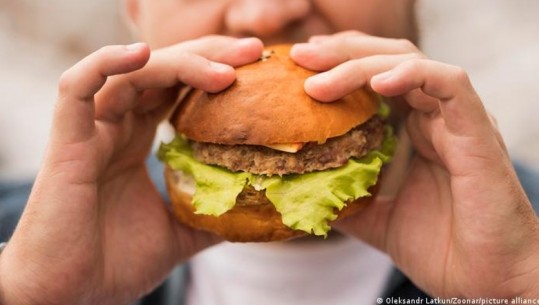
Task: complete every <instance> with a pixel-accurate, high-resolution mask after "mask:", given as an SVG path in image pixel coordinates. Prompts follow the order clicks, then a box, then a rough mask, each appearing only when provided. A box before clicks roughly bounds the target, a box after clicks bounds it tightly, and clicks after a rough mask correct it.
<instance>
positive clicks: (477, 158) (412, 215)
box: [291, 32, 539, 297]
mask: <svg viewBox="0 0 539 305" xmlns="http://www.w3.org/2000/svg"><path fill="white" fill-rule="evenodd" d="M291 56H292V58H293V59H294V60H295V61H296V62H298V63H299V64H301V65H303V66H305V67H307V68H311V69H314V70H318V71H326V72H323V73H321V74H319V75H317V76H314V77H311V78H310V79H308V80H307V81H306V83H305V89H306V91H307V93H308V94H310V95H311V96H313V97H314V98H316V99H319V100H321V101H332V100H335V99H337V98H340V97H342V96H344V95H346V94H348V93H350V92H351V91H353V90H355V89H357V88H360V87H363V86H370V87H371V88H372V89H373V90H374V91H376V92H378V93H379V94H381V95H383V96H388V97H397V96H398V97H400V98H402V99H404V100H405V101H406V102H407V103H408V104H409V105H410V106H411V108H412V110H411V112H410V114H409V116H408V120H407V126H406V127H407V131H408V134H409V136H410V138H411V141H412V144H413V147H414V148H415V150H416V156H415V158H414V160H413V161H412V163H411V165H410V168H409V171H408V173H407V176H406V179H405V181H404V182H403V184H402V186H401V189H400V191H399V192H398V194H397V195H396V197H395V198H379V199H378V200H377V202H375V203H373V204H372V205H370V206H368V207H366V208H365V209H364V210H363V211H362V212H361V213H360V214H359V215H357V216H356V217H352V218H349V219H345V220H344V221H342V222H340V223H338V224H336V225H337V228H339V229H340V230H343V231H344V232H346V233H349V234H351V235H354V236H356V237H359V238H361V239H363V240H365V241H367V242H369V243H370V244H372V245H373V246H375V247H377V248H379V249H381V250H383V251H385V252H387V253H388V254H389V255H390V256H391V258H392V259H393V260H394V262H395V263H396V265H397V266H398V267H399V268H400V269H401V270H402V271H403V272H404V273H405V274H407V275H408V276H409V277H410V278H411V279H412V280H413V281H414V282H415V283H416V284H417V285H418V286H419V287H421V288H422V289H424V290H425V291H426V292H428V293H430V294H432V295H434V296H442V297H449V296H465V297H478V296H503V297H507V296H516V295H519V296H525V295H531V294H532V293H535V294H537V291H538V285H539V284H538V283H539V274H538V272H539V261H538V259H539V258H538V257H539V256H538V253H539V230H538V221H537V217H536V215H535V213H534V211H533V209H532V208H531V205H530V203H529V201H528V199H527V197H526V195H525V194H524V192H523V190H522V188H521V186H520V184H519V181H518V179H517V177H516V175H515V172H514V170H513V168H512V165H511V162H510V159H509V157H508V154H507V151H506V149H505V147H504V143H503V141H502V138H501V136H500V134H499V132H498V130H497V128H496V126H495V124H494V123H493V121H492V120H491V119H490V117H489V115H488V114H487V112H486V111H485V109H484V107H483V104H482V103H481V100H480V99H479V97H478V96H477V94H476V93H475V91H474V89H473V87H472V85H471V84H470V81H469V79H468V77H467V74H466V73H465V72H464V71H463V70H462V69H461V68H457V67H454V66H451V65H447V64H443V63H440V62H436V61H433V60H429V59H427V58H426V57H425V56H424V55H423V54H422V53H421V52H420V51H419V50H418V49H417V48H416V47H415V46H414V45H413V44H411V43H410V42H407V41H404V40H394V39H385V38H377V37H372V36H367V35H364V34H362V33H351V32H347V33H341V34H337V35H334V36H325V37H313V38H312V39H311V41H310V43H307V44H299V45H296V46H295V47H294V48H293V49H292V51H291Z"/></svg>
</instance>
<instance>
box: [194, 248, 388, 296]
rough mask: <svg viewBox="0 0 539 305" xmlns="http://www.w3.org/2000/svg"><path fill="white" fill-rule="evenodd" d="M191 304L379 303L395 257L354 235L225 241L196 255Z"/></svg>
mask: <svg viewBox="0 0 539 305" xmlns="http://www.w3.org/2000/svg"><path fill="white" fill-rule="evenodd" d="M190 267H191V268H190V270H191V278H190V283H189V285H188V288H187V305H210V304H222V305H229V304H231V305H241V304H249V305H252V304H257V305H265V304H268V305H286V304H291V305H298V304H309V305H317V304H324V305H327V304H331V305H339V304H346V305H348V304H376V302H375V301H376V298H378V297H381V293H382V292H383V289H384V288H385V284H386V282H387V280H388V277H389V275H390V272H391V269H392V263H391V261H390V259H389V258H388V257H387V256H386V255H385V254H383V253H381V252H379V251H377V250H376V249H374V248H372V247H370V246H368V245H366V244H364V243H362V242H360V241H357V240H353V239H350V238H337V239H335V240H325V241H321V242H310V241H308V242H302V241H300V242H276V243H261V244H256V243H246V244H241V243H236V244H235V243H223V244H220V245H217V246H215V247H212V248H210V249H207V250H205V251H203V252H201V253H199V254H198V255H197V256H195V257H194V258H193V259H192V261H191V263H190Z"/></svg>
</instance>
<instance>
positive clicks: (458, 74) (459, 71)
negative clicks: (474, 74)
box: [451, 66, 470, 84]
mask: <svg viewBox="0 0 539 305" xmlns="http://www.w3.org/2000/svg"><path fill="white" fill-rule="evenodd" d="M451 77H452V78H453V79H454V80H455V82H457V83H460V84H470V78H469V76H468V73H467V72H466V70H464V68H462V67H458V66H453V67H452V73H451Z"/></svg>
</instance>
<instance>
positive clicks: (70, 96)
mask: <svg viewBox="0 0 539 305" xmlns="http://www.w3.org/2000/svg"><path fill="white" fill-rule="evenodd" d="M148 58H149V48H148V47H147V46H146V45H145V44H133V45H130V46H107V47H103V48H101V49H100V50H98V51H96V52H94V53H92V54H90V55H89V56H87V57H86V58H84V59H83V60H81V61H80V62H79V63H77V64H76V65H74V66H73V67H72V68H70V69H69V70H67V71H66V72H64V73H63V74H62V77H61V79H60V83H59V93H58V102H57V104H56V108H55V113H54V120H53V126H52V135H51V138H52V140H53V141H55V142H61V143H73V142H79V141H84V140H85V139H87V138H89V137H90V136H92V134H93V132H94V103H93V102H94V95H95V93H96V92H98V91H99V90H100V88H101V87H102V86H103V85H104V84H105V82H106V80H107V77H109V76H111V75H115V74H120V73H128V72H131V71H134V70H137V69H140V68H142V67H143V66H144V65H145V64H146V62H147V61H148Z"/></svg>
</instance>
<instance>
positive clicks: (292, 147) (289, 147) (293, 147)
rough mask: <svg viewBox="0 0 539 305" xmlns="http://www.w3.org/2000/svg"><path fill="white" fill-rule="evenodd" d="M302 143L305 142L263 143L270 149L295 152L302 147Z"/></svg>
mask: <svg viewBox="0 0 539 305" xmlns="http://www.w3.org/2000/svg"><path fill="white" fill-rule="evenodd" d="M304 145H305V143H283V144H271V145H264V146H266V147H269V148H271V149H275V150H280V151H284V152H288V153H296V152H298V151H299V150H300V149H302V148H303V146H304Z"/></svg>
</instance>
